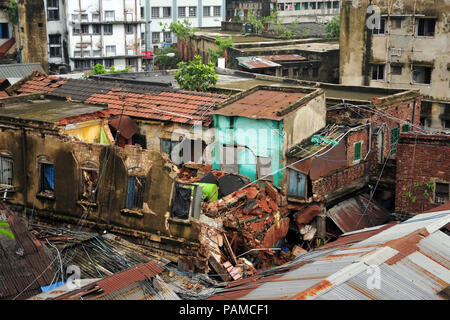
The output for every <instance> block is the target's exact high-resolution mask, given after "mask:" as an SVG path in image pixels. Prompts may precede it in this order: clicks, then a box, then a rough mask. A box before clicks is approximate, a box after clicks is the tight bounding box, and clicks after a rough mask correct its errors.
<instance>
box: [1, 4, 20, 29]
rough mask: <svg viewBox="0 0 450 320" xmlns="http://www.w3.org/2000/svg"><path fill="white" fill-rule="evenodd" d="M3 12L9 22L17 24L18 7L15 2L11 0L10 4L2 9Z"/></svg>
mask: <svg viewBox="0 0 450 320" xmlns="http://www.w3.org/2000/svg"><path fill="white" fill-rule="evenodd" d="M3 12H5V13H6V14H7V15H8V17H9V20H10V21H11V22H12V23H13V24H14V25H16V24H17V22H18V21H19V6H18V4H17V2H16V0H11V3H10V4H9V5H8V6H6V8H4V9H3Z"/></svg>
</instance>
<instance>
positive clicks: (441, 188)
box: [434, 182, 450, 204]
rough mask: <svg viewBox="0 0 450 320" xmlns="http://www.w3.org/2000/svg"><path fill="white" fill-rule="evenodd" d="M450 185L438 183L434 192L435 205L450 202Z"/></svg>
mask: <svg viewBox="0 0 450 320" xmlns="http://www.w3.org/2000/svg"><path fill="white" fill-rule="evenodd" d="M449 190H450V184H449V183H443V182H436V186H435V192H434V203H437V204H444V203H446V202H448V201H449Z"/></svg>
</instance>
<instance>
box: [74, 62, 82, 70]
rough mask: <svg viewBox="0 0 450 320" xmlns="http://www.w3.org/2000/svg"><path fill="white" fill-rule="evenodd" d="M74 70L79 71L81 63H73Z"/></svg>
mask: <svg viewBox="0 0 450 320" xmlns="http://www.w3.org/2000/svg"><path fill="white" fill-rule="evenodd" d="M74 68H75V70H81V61H79V60H76V61H74Z"/></svg>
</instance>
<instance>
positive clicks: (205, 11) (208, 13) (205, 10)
mask: <svg viewBox="0 0 450 320" xmlns="http://www.w3.org/2000/svg"><path fill="white" fill-rule="evenodd" d="M203 16H204V17H210V16H211V7H210V6H207V7H203Z"/></svg>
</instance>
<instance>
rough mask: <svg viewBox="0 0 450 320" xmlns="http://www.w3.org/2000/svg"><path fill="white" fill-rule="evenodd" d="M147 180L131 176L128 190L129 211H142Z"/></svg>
mask: <svg viewBox="0 0 450 320" xmlns="http://www.w3.org/2000/svg"><path fill="white" fill-rule="evenodd" d="M145 183H146V181H145V178H143V177H137V176H130V177H129V178H128V189H127V203H126V208H127V209H142V207H143V204H144V192H145Z"/></svg>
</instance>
